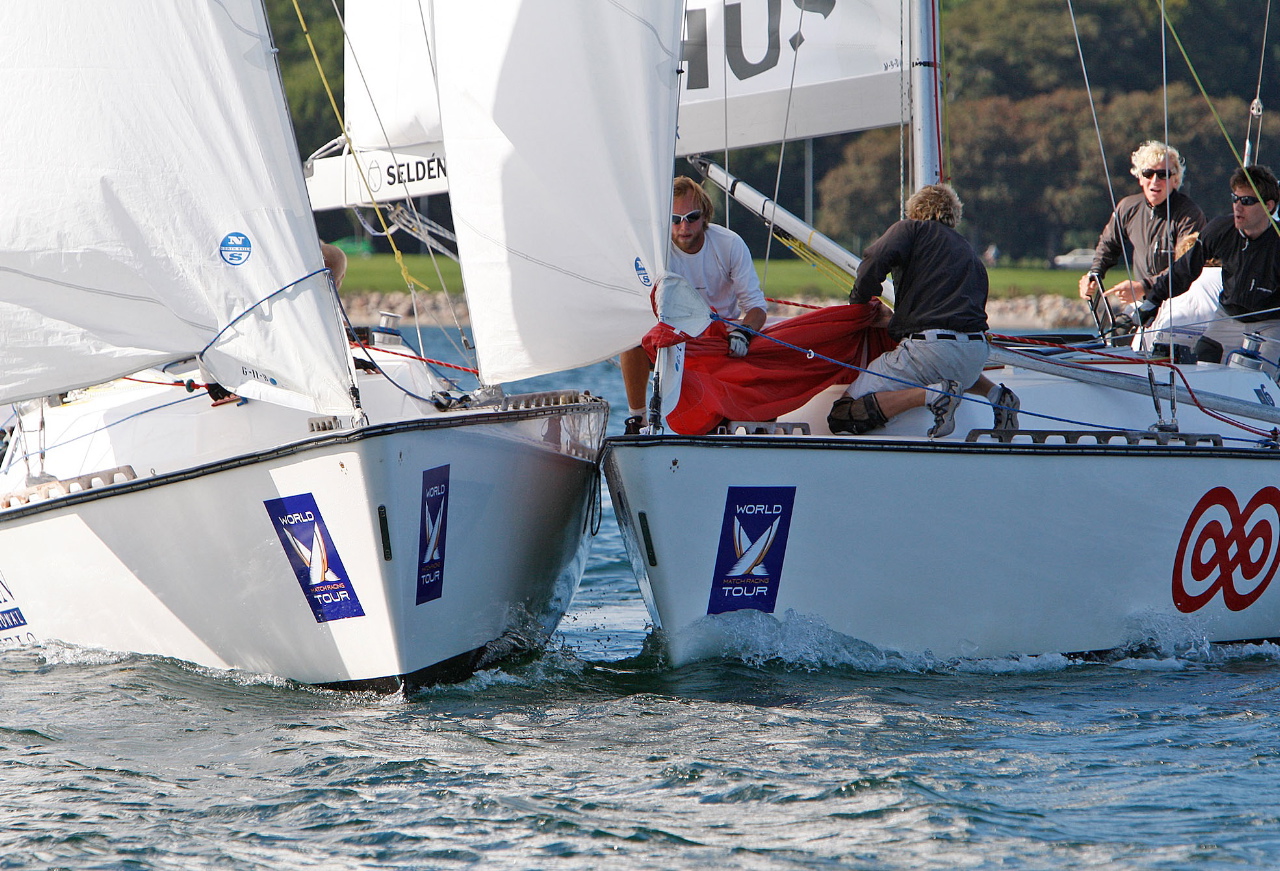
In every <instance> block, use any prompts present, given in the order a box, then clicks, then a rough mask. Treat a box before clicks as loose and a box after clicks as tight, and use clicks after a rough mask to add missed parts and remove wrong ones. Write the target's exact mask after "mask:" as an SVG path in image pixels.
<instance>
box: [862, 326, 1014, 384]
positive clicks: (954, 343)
mask: <svg viewBox="0 0 1280 871" xmlns="http://www.w3.org/2000/svg"><path fill="white" fill-rule="evenodd" d="M940 333H947V334H949V335H952V336H955V335H957V334H956V333H952V332H951V331H949V330H925V331H924V333H923V335H924V336H925V338H923V339H913V338H911V337H910V336H908V337H907V338H905V339H903V340H902V341H901V342H899V343H898V347H896V348H894V349H893V350H892V351H889V352H887V353H885V354H881V355H880V356H879V357H876V358H875V359H874V360H872V361H871V363H870V365H868V366H867V371H865V372H863V373H862V374H861V375H859V376H858V377H857V378H856V379H855V380H854V382H853V384H851V385H849V389H848V390H847V391H845V392H846V393H847V394H848V395H849V396H852V397H855V398H856V397H859V396H866V395H867V394H868V393H879V392H881V391H884V390H903V389H905V388H907V387H925V386H927V385H930V384H937V383H938V382H940V381H955V382H956V383H957V384H959V385H960V388H961V389H962V390H965V389H968V388H969V387H972V386H973V384H974V382H976V381H977V380H978V379H979V378H980V377H982V367H983V365H984V364H985V363H986V362H987V353H988V351H989V349H988V347H987V343H986V341H985V339H972V338H970V339H967V340H966V339H964V338H960V339H954V338H953V339H941V338H938V335H939V334H940ZM914 335H920V334H919V333H916V334H914ZM959 335H960V336H965V335H976V334H973V333H970V334H964V333H960V334H959Z"/></svg>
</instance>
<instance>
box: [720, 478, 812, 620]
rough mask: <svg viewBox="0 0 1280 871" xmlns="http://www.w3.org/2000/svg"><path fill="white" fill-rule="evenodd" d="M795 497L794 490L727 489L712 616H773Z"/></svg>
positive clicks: (765, 488) (769, 488)
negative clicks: (756, 613)
mask: <svg viewBox="0 0 1280 871" xmlns="http://www.w3.org/2000/svg"><path fill="white" fill-rule="evenodd" d="M795 498H796V488H795V487H730V488H729V492H728V495H727V496H726V497H725V502H724V523H723V524H722V525H721V527H720V545H719V547H718V548H717V549H716V573H715V577H714V578H712V580H711V600H710V602H708V603H707V613H708V614H723V613H724V612H726V611H740V610H743V609H754V610H756V611H764V612H765V613H773V608H774V605H775V604H776V603H777V601H778V584H779V583H781V581H782V561H783V559H784V558H785V557H786V554H787V535H788V534H789V533H790V531H791V509H792V506H793V505H794V503H795Z"/></svg>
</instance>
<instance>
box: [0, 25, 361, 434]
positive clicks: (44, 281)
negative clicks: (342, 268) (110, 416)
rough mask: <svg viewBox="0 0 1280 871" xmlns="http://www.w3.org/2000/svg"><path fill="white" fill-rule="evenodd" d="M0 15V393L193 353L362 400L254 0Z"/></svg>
mask: <svg viewBox="0 0 1280 871" xmlns="http://www.w3.org/2000/svg"><path fill="white" fill-rule="evenodd" d="M0 32H3V33H4V34H5V38H6V39H8V40H9V42H10V46H11V49H10V50H9V51H6V52H4V53H3V54H0V90H2V91H3V93H4V113H3V114H4V123H5V135H4V136H3V137H2V138H0V189H3V190H4V192H5V206H6V207H5V209H4V210H3V214H0V401H4V402H9V401H15V400H20V399H27V398H32V397H37V396H43V395H48V394H52V393H59V392H63V391H66V390H68V389H71V388H75V387H82V386H87V385H90V384H95V383H100V382H103V381H107V380H110V379H112V378H115V377H118V376H122V375H126V374H129V373H131V372H135V371H137V370H139V369H143V368H146V367H148V366H153V365H158V364H163V363H166V362H169V361H173V360H178V359H181V358H183V357H187V356H190V355H192V354H197V353H199V354H202V357H203V360H204V362H205V366H206V368H207V369H208V370H209V372H210V373H211V375H212V377H213V378H215V379H216V380H217V381H219V382H220V383H221V384H223V385H224V386H225V387H227V388H228V389H230V390H233V391H235V392H236V393H239V394H241V395H243V396H248V397H253V398H259V399H266V400H269V401H272V402H276V403H279V404H284V405H290V406H295V407H301V408H309V409H314V410H316V411H320V412H323V413H329V414H350V413H352V411H353V406H352V401H351V397H350V386H351V383H352V376H351V370H350V359H349V354H348V351H347V347H346V346H347V342H346V336H345V332H344V329H343V326H342V324H341V323H340V321H339V319H338V318H337V316H336V311H335V303H334V300H333V297H332V291H331V289H330V282H329V279H328V276H327V274H326V273H324V272H322V271H321V270H322V268H323V263H322V261H321V257H320V249H319V242H318V239H317V238H316V231H315V224H314V222H313V219H312V216H311V210H310V207H309V205H308V202H307V198H306V193H305V188H304V186H303V180H302V170H301V164H300V161H299V159H298V153H297V146H296V144H295V142H294V138H293V130H292V126H291V124H290V121H289V117H288V114H287V108H286V106H285V102H284V95H283V92H282V88H281V84H280V79H279V74H278V72H277V68H276V61H275V56H274V50H273V48H272V45H271V41H270V37H269V33H268V29H267V22H266V17H265V15H264V13H263V11H262V7H261V4H260V0H182V2H175V0H60V2H58V3H22V2H11V3H3V4H0ZM268 298H270V299H268ZM263 300H267V301H266V302H261V301H263ZM259 303H261V304H259Z"/></svg>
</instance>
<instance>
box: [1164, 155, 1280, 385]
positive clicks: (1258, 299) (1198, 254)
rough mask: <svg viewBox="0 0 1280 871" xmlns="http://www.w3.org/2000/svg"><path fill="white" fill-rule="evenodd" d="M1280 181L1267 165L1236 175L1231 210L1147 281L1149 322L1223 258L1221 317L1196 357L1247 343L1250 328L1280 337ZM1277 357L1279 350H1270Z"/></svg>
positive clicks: (1211, 357) (1216, 357) (1216, 356)
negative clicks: (1278, 207)
mask: <svg viewBox="0 0 1280 871" xmlns="http://www.w3.org/2000/svg"><path fill="white" fill-rule="evenodd" d="M1277 203H1280V183H1278V182H1277V181H1276V177H1275V175H1273V174H1272V172H1271V170H1269V169H1267V168H1266V167H1265V166H1250V167H1242V168H1238V169H1236V171H1235V172H1233V173H1232V174H1231V214H1230V215H1224V216H1222V217H1220V218H1214V219H1213V220H1212V221H1210V222H1209V224H1208V226H1206V227H1205V229H1204V231H1203V232H1201V233H1200V238H1199V239H1197V240H1196V244H1195V245H1194V246H1193V247H1192V248H1191V250H1190V251H1188V252H1187V253H1186V254H1184V255H1182V257H1180V258H1178V259H1177V260H1175V261H1174V263H1173V266H1172V267H1171V268H1170V269H1169V271H1168V272H1167V273H1165V274H1163V275H1159V276H1156V277H1155V278H1154V279H1151V280H1150V281H1148V282H1146V294H1145V296H1146V299H1145V301H1144V302H1143V304H1142V308H1141V309H1140V310H1139V315H1140V317H1141V319H1142V320H1143V321H1144V322H1145V321H1147V320H1150V318H1151V317H1153V316H1154V314H1155V311H1156V310H1157V309H1158V308H1159V306H1160V303H1162V302H1163V301H1164V300H1166V299H1168V298H1169V297H1171V296H1178V295H1180V294H1182V293H1185V292H1186V290H1187V288H1188V287H1190V286H1191V282H1193V281H1194V280H1195V279H1196V278H1197V277H1198V276H1199V275H1200V271H1201V270H1202V269H1204V265H1205V261H1206V260H1210V259H1217V260H1219V261H1221V262H1222V296H1221V297H1220V299H1219V302H1218V312H1217V318H1216V319H1215V320H1214V321H1213V322H1212V323H1211V324H1209V326H1208V328H1207V329H1206V330H1205V333H1204V335H1203V336H1202V337H1201V338H1200V340H1199V342H1197V343H1196V355H1197V357H1198V358H1199V359H1200V360H1202V361H1204V362H1208V363H1216V362H1219V361H1221V360H1222V355H1223V354H1224V352H1227V351H1232V350H1235V349H1237V348H1240V347H1242V346H1243V344H1244V341H1243V337H1244V334H1245V333H1260V334H1262V335H1263V336H1265V337H1267V338H1270V339H1276V340H1280V227H1278V226H1277V225H1276V220H1277V215H1276V205H1277ZM1265 356H1269V357H1271V358H1272V359H1274V358H1275V357H1276V356H1277V354H1275V353H1270V354H1266V355H1265Z"/></svg>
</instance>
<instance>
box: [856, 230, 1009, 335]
mask: <svg viewBox="0 0 1280 871" xmlns="http://www.w3.org/2000/svg"><path fill="white" fill-rule="evenodd" d="M862 257H863V259H862V263H861V265H859V266H858V277H857V279H856V280H855V281H854V283H853V290H852V291H850V293H849V301H850V302H870V301H871V299H872V298H874V297H875V296H877V295H879V294H880V292H881V289H880V284H881V282H883V281H884V280H885V277H886V276H887V275H888V274H889V273H890V272H893V285H894V306H893V319H892V320H891V321H889V335H890V336H891V337H892V338H893V340H894V341H901V340H902V338H903V337H904V336H908V335H910V334H911V333H918V332H920V331H922V330H952V331H953V332H957V333H981V332H984V331H985V330H986V329H987V269H986V267H985V266H983V265H982V260H981V259H980V258H979V257H978V254H977V252H975V251H974V250H973V246H972V245H970V244H969V241H968V240H967V239H965V238H964V237H963V236H961V235H960V234H959V233H957V232H956V231H955V230H953V229H951V228H950V227H948V226H946V225H945V224H941V223H939V222H937V221H912V220H904V221H899V222H898V223H896V224H894V225H893V226H892V227H890V228H889V229H888V230H886V231H885V233H884V235H883V236H881V237H880V238H879V239H877V240H876V241H874V242H872V243H871V244H870V245H869V246H867V250H866V251H865V252H864V253H863V255H862Z"/></svg>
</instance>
